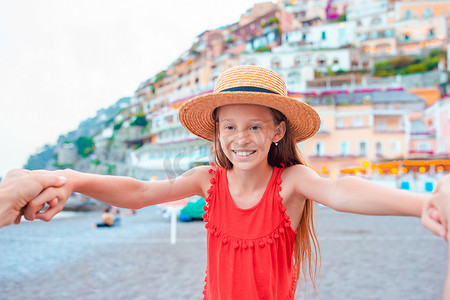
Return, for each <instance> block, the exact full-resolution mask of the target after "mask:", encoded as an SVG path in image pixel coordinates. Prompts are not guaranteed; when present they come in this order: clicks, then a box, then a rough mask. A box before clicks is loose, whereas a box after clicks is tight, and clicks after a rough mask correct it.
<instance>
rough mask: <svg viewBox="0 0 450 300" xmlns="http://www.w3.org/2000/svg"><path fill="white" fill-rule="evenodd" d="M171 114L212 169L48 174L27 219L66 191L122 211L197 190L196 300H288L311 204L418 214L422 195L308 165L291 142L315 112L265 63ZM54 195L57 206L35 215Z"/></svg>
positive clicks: (310, 252) (307, 131) (302, 270)
mask: <svg viewBox="0 0 450 300" xmlns="http://www.w3.org/2000/svg"><path fill="white" fill-rule="evenodd" d="M179 120H180V122H181V124H182V125H183V126H184V127H185V128H186V129H187V130H189V131H190V132H191V133H193V134H195V135H197V136H199V137H201V138H203V139H206V140H208V141H211V142H212V143H213V148H212V153H213V157H214V163H212V164H211V168H210V167H207V166H200V167H195V168H193V169H191V170H189V171H187V172H186V173H184V174H183V175H181V176H179V177H177V178H175V179H170V180H152V181H148V182H145V181H139V180H136V179H132V178H127V177H119V176H103V175H94V174H86V173H80V172H76V171H73V170H64V171H57V172H56V174H59V175H63V176H65V177H67V179H68V182H67V184H66V185H65V186H63V187H61V188H48V189H46V190H45V191H44V192H43V193H41V194H40V195H39V196H38V197H36V199H34V200H33V201H31V202H30V203H29V205H28V206H27V208H26V209H25V211H24V215H25V217H26V219H28V220H33V219H36V218H38V219H45V220H50V219H51V218H52V217H53V216H54V215H55V214H56V213H58V212H59V211H60V210H61V209H62V208H63V206H64V203H65V200H66V199H67V198H68V197H69V195H70V194H71V193H72V192H74V191H76V192H80V193H83V194H85V195H88V196H90V197H92V198H95V199H98V200H100V201H103V202H105V203H108V204H110V205H114V206H118V207H124V208H130V209H138V208H142V207H145V206H149V205H155V204H161V203H165V202H170V201H175V200H178V199H183V198H186V197H190V196H194V195H196V196H199V197H202V198H204V199H205V201H206V205H205V207H204V209H205V213H204V215H203V219H204V221H205V223H206V224H205V227H206V228H207V275H206V278H205V286H204V290H203V295H204V299H242V298H244V297H245V298H248V299H294V297H295V292H296V289H297V286H298V285H303V284H304V283H305V282H306V281H307V280H310V281H311V283H312V288H313V289H314V291H315V292H316V293H317V288H316V275H317V271H318V264H319V258H320V250H319V245H318V239H317V236H316V232H315V225H314V219H313V201H314V202H317V203H320V204H323V205H326V206H328V207H330V208H333V209H335V210H337V211H340V212H347V213H357V214H364V215H398V216H415V217H421V216H422V215H423V214H424V210H423V207H424V204H425V202H426V201H427V200H428V199H429V198H430V197H431V195H426V194H418V193H413V192H410V191H406V190H400V189H393V188H389V187H385V186H381V185H378V184H376V183H373V182H370V181H367V180H364V179H362V178H358V177H354V176H347V177H343V178H339V179H335V180H331V179H328V178H323V177H320V176H319V175H318V174H317V173H316V172H314V171H313V170H312V169H311V168H309V167H307V166H306V164H305V163H304V161H303V160H302V159H301V157H300V154H299V150H298V148H297V143H299V142H301V141H304V140H306V139H308V138H310V137H312V136H314V135H315V134H316V133H317V131H318V130H319V127H320V118H319V115H318V113H317V112H316V111H315V110H314V109H313V108H311V107H310V106H309V105H308V104H305V103H303V102H301V101H298V100H297V99H294V98H290V97H288V96H287V91H286V85H285V83H284V81H283V79H282V77H281V76H280V75H278V74H277V73H275V72H273V71H271V70H268V69H265V68H261V67H256V66H239V67H234V68H231V69H228V70H227V71H225V72H224V73H223V74H221V75H220V76H219V78H218V79H217V83H216V86H215V89H214V92H212V93H207V94H203V95H199V96H196V97H194V98H192V99H190V100H188V101H186V102H185V103H184V104H183V105H182V107H181V108H180V110H179ZM42 172H45V171H42ZM54 198H58V200H59V201H58V204H57V205H56V206H53V207H51V208H50V209H49V210H47V211H45V212H39V208H40V207H41V205H42V203H44V202H46V201H48V199H54Z"/></svg>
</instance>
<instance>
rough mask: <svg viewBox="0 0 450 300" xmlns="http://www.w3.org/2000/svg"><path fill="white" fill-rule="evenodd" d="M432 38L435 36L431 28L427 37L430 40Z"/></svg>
mask: <svg viewBox="0 0 450 300" xmlns="http://www.w3.org/2000/svg"><path fill="white" fill-rule="evenodd" d="M434 36H435V35H434V29H433V28H430V29H428V33H427V37H429V38H432V37H434Z"/></svg>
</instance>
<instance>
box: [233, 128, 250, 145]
mask: <svg viewBox="0 0 450 300" xmlns="http://www.w3.org/2000/svg"><path fill="white" fill-rule="evenodd" d="M249 140H250V137H249V133H248V131H247V130H239V131H238V132H237V133H236V136H235V137H234V141H235V143H236V144H238V145H239V146H242V145H246V144H248V143H249Z"/></svg>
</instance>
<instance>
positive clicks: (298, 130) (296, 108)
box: [178, 91, 320, 143]
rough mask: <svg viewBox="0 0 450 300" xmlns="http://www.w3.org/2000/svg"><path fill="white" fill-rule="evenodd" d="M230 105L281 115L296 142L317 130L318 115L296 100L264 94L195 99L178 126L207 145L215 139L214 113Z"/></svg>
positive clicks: (213, 95) (180, 116)
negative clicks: (258, 107)
mask: <svg viewBox="0 0 450 300" xmlns="http://www.w3.org/2000/svg"><path fill="white" fill-rule="evenodd" d="M230 104H255V105H263V106H267V107H271V108H274V109H276V110H278V111H280V112H281V113H283V114H284V115H285V116H286V118H287V120H288V124H287V126H289V127H290V129H291V132H292V134H293V136H294V140H295V142H297V143H298V142H301V141H303V140H306V139H308V138H310V137H312V136H313V135H315V134H316V133H317V131H318V130H319V127H320V117H319V114H318V113H317V112H316V111H315V110H314V109H313V108H312V107H311V106H309V105H308V104H306V103H303V102H300V101H299V100H297V99H294V98H290V97H285V96H281V95H277V94H269V93H263V92H240V91H239V92H220V93H208V94H204V95H199V96H196V97H194V98H192V99H190V100H188V101H186V102H185V103H184V104H183V105H182V106H181V107H180V110H179V112H178V119H179V120H180V122H181V124H182V125H183V126H184V127H185V128H186V129H187V130H188V131H190V132H191V133H193V134H195V135H197V136H199V137H201V138H203V139H205V140H208V141H213V139H214V122H215V121H214V119H213V112H214V109H216V108H217V107H220V106H224V105H230Z"/></svg>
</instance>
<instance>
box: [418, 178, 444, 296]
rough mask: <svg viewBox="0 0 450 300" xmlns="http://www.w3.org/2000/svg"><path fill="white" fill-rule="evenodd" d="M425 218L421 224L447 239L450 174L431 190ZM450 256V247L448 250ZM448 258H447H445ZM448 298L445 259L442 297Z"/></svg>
mask: <svg viewBox="0 0 450 300" xmlns="http://www.w3.org/2000/svg"><path fill="white" fill-rule="evenodd" d="M424 209H425V211H426V213H427V214H428V217H427V218H424V219H423V224H424V226H425V227H426V228H428V229H430V231H432V232H433V233H435V234H436V235H439V236H441V237H443V238H444V239H445V240H446V241H447V242H448V240H449V230H448V224H449V220H450V175H446V176H444V177H443V178H442V179H441V180H440V181H439V183H438V184H437V185H436V188H435V189H434V191H433V197H432V198H431V199H430V200H429V201H428V202H427V204H426V205H425V208H424ZM448 257H450V249H449V252H448ZM447 259H448V258H447ZM442 299H444V300H450V261H447V276H446V278H445V282H444V289H443V297H442Z"/></svg>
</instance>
